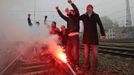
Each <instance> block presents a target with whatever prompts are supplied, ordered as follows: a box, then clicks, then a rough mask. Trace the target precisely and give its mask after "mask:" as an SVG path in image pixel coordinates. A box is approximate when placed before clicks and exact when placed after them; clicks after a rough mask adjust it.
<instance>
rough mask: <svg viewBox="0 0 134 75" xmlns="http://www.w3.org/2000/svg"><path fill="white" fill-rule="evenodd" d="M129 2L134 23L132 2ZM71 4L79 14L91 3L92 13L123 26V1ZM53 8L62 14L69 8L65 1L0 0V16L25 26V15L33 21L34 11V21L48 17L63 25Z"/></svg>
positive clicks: (90, 0)
mask: <svg viewBox="0 0 134 75" xmlns="http://www.w3.org/2000/svg"><path fill="white" fill-rule="evenodd" d="M35 1H36V2H35ZM129 1H130V7H131V14H132V21H133V23H134V14H133V13H134V5H133V4H134V0H129ZM34 2H35V3H36V8H35V7H34ZM73 2H74V3H75V4H76V5H77V7H78V9H79V10H80V13H81V14H83V13H85V8H86V6H87V5H88V4H89V3H91V4H93V6H94V11H95V12H96V13H98V14H99V15H100V16H109V17H110V18H111V19H112V20H114V21H118V22H119V23H120V24H125V15H126V10H125V9H126V4H125V0H73ZM55 6H59V7H60V9H61V10H62V11H63V13H65V12H64V9H65V8H66V7H69V8H71V7H70V5H69V4H68V3H67V0H0V13H1V14H0V15H2V12H4V14H5V13H6V14H10V15H11V16H12V17H13V18H15V19H17V20H18V21H19V22H22V23H25V24H27V23H26V17H27V14H28V13H31V14H32V19H33V11H36V20H39V21H42V20H43V19H44V16H45V15H48V20H50V21H53V20H55V21H57V23H58V24H59V25H61V24H65V22H64V20H62V19H61V18H60V17H59V16H58V14H57V12H56V11H55Z"/></svg>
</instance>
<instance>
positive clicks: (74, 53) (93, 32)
mask: <svg viewBox="0 0 134 75" xmlns="http://www.w3.org/2000/svg"><path fill="white" fill-rule="evenodd" d="M68 3H69V4H70V5H71V6H72V8H73V9H68V8H66V9H65V12H66V15H64V14H63V13H62V12H61V10H60V9H59V6H56V10H57V12H58V14H59V16H60V17H61V18H62V19H64V20H65V21H66V22H67V28H66V27H65V26H64V25H62V26H61V31H60V29H59V28H57V27H56V22H55V21H53V22H52V23H51V29H50V34H57V35H59V39H60V38H61V40H62V45H63V46H64V47H65V49H66V55H67V59H68V61H69V62H70V63H71V64H73V67H74V69H76V70H77V69H79V68H80V66H79V51H80V50H79V49H80V41H79V29H80V21H82V22H83V26H84V33H83V44H84V57H85V63H84V65H83V68H85V69H86V70H88V69H90V68H91V69H92V71H96V68H97V45H99V38H100V39H101V40H105V39H106V36H105V31H104V28H103V24H102V22H101V20H100V17H99V15H98V14H97V13H95V12H94V11H93V9H94V7H93V6H92V5H91V4H89V5H87V7H86V13H84V14H82V15H80V13H79V10H78V8H77V7H76V5H75V4H74V3H73V2H72V0H68ZM29 16H30V15H29ZM28 23H29V24H30V25H32V23H31V22H30V20H29V21H28ZM97 25H98V26H99V28H100V29H99V30H100V32H99V33H98V30H97ZM90 48H91V49H92V57H93V59H92V62H91V63H90V59H89V54H90ZM91 64H92V65H91ZM94 75H95V74H94Z"/></svg>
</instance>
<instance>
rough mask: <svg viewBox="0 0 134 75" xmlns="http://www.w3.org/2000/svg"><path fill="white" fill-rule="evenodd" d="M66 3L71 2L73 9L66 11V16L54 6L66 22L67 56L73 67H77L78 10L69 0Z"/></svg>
mask: <svg viewBox="0 0 134 75" xmlns="http://www.w3.org/2000/svg"><path fill="white" fill-rule="evenodd" d="M68 3H69V4H71V6H72V7H73V9H72V10H69V11H67V12H66V13H67V16H65V15H63V14H62V12H61V11H60V10H59V8H58V6H57V7H56V10H57V12H58V14H59V15H60V17H62V18H63V19H64V20H65V21H66V22H67V31H68V42H67V52H68V55H67V56H68V58H69V60H70V62H72V63H73V64H74V65H75V67H78V65H79V11H78V9H77V7H76V6H75V5H74V3H73V2H72V1H71V0H68ZM71 50H72V51H71ZM71 52H72V53H71Z"/></svg>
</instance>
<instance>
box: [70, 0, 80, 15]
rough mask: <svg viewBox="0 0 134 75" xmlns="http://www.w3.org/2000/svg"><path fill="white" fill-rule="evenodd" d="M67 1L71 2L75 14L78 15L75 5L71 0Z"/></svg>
mask: <svg viewBox="0 0 134 75" xmlns="http://www.w3.org/2000/svg"><path fill="white" fill-rule="evenodd" d="M68 3H69V4H71V6H72V7H73V9H74V11H75V13H76V14H77V15H79V10H78V8H77V7H76V5H75V4H74V3H73V2H72V0H68Z"/></svg>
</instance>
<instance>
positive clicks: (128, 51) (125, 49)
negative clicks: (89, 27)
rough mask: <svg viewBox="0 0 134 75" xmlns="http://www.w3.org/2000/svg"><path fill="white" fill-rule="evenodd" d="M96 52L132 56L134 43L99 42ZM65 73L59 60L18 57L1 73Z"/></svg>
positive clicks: (133, 55)
mask: <svg viewBox="0 0 134 75" xmlns="http://www.w3.org/2000/svg"><path fill="white" fill-rule="evenodd" d="M81 49H83V46H82V47H81ZM98 52H99V53H103V54H110V55H114V56H121V57H125V58H134V44H133V43H131V44H129V43H101V44H100V45H99V46H98ZM45 57H47V56H45ZM44 60H45V59H44ZM45 62H46V61H45ZM54 65H57V66H54ZM12 66H13V67H12ZM63 69H64V70H63ZM67 73H70V72H68V70H67V69H66V67H65V65H64V64H62V65H61V64H60V63H59V62H58V63H57V62H56V64H55V63H54V62H50V63H44V62H37V63H35V62H33V63H25V62H22V61H18V59H17V58H16V59H15V60H14V61H13V62H12V63H11V64H10V65H9V66H8V67H7V68H6V69H5V70H4V71H3V74H2V75H66V74H67ZM68 75H70V74H68Z"/></svg>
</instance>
